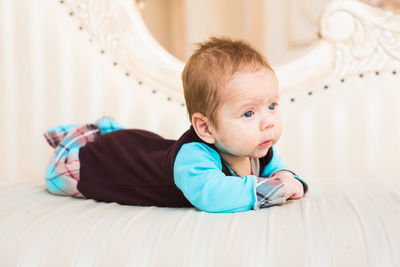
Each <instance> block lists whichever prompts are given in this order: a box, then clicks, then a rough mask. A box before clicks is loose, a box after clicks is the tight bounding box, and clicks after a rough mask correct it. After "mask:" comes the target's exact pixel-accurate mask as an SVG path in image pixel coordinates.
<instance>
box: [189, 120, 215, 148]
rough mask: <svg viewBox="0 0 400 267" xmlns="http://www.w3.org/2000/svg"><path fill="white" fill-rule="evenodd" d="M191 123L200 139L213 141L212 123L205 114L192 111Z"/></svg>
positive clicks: (211, 142) (207, 141) (208, 141)
mask: <svg viewBox="0 0 400 267" xmlns="http://www.w3.org/2000/svg"><path fill="white" fill-rule="evenodd" d="M192 125H193V128H194V130H195V131H196V133H197V135H198V137H200V139H201V140H203V141H204V142H206V143H209V144H214V143H215V138H214V135H213V128H212V124H211V122H210V121H209V119H208V118H207V117H206V116H204V115H203V114H201V113H199V112H196V113H193V115H192Z"/></svg>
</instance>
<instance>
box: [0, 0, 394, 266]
mask: <svg viewBox="0 0 400 267" xmlns="http://www.w3.org/2000/svg"><path fill="white" fill-rule="evenodd" d="M54 2H55V1H50V3H49V5H48V6H47V7H46V8H47V9H48V10H52V11H53V12H52V13H51V14H50V13H49V14H47V13H46V14H47V15H46V16H45V20H44V22H45V23H43V28H44V29H45V30H43V33H42V34H43V35H45V36H58V37H57V38H55V39H56V40H51V38H49V41H47V42H44V43H40V42H38V44H39V45H40V46H41V47H43V49H39V48H38V47H39V46H38V47H36V46H35V47H36V48H35V49H36V50H35V49H33V50H32V51H31V53H37V52H38V51H46V47H53V48H54V47H59V49H58V51H59V52H60V53H59V54H57V53H55V52H49V55H48V59H47V62H48V63H47V64H48V65H49V67H48V72H46V73H41V72H38V71H36V72H35V68H34V66H35V62H36V61H35V60H34V59H35V56H32V58H33V60H32V61H29V62H28V63H29V64H32V66H33V67H32V73H30V75H31V76H34V75H35V77H36V76H39V77H42V78H43V77H44V78H43V79H42V80H43V82H41V83H39V84H38V83H37V82H36V83H32V86H31V87H29V89H27V88H28V87H24V86H19V87H18V86H15V87H13V88H15V90H10V89H7V88H9V87H10V84H11V85H13V84H14V85H15V83H17V82H16V81H17V80H18V79H17V78H18V77H17V76H16V75H15V74H13V73H12V72H11V71H9V70H5V69H3V70H4V71H3V72H2V74H1V75H3V76H1V77H3V78H5V77H6V78H7V80H6V82H5V83H3V86H5V87H4V88H5V89H4V90H3V89H2V100H0V101H1V104H2V105H3V107H4V108H3V109H2V112H3V114H2V118H3V119H4V124H3V125H6V129H5V131H2V132H0V139H1V140H2V142H3V143H2V147H1V155H2V158H1V161H0V167H1V170H2V171H1V179H0V192H1V194H0V266H318V267H319V266H393V267H395V266H400V255H399V251H400V227H399V225H400V186H399V183H398V181H399V179H400V157H399V152H400V16H395V15H392V14H390V13H387V12H383V11H381V10H379V9H375V8H372V7H369V6H367V5H365V4H362V3H360V2H357V1H336V2H332V3H331V4H330V5H329V6H328V7H327V8H326V9H325V11H324V13H323V14H322V16H321V19H320V25H319V29H320V32H319V35H320V37H319V38H318V39H317V40H315V42H314V43H313V44H312V46H311V47H310V49H309V51H308V52H307V53H306V54H305V55H304V56H303V57H302V58H299V59H297V60H295V61H293V62H290V63H288V64H286V65H283V66H277V67H276V72H277V75H278V79H279V82H280V87H281V104H282V105H281V108H282V111H283V116H284V135H283V137H282V139H281V141H280V143H279V145H278V149H279V151H280V152H281V154H282V156H283V157H284V158H285V160H286V162H287V163H288V164H289V165H290V166H292V167H293V168H294V169H295V170H296V171H297V172H298V173H300V175H301V176H302V177H304V179H305V180H306V181H307V182H308V183H309V193H308V195H307V197H306V198H304V199H301V200H296V201H289V202H288V203H287V204H285V205H282V206H279V207H278V206H277V207H271V208H268V209H263V210H260V211H250V212H243V213H235V214H211V213H206V212H201V211H199V210H197V209H194V208H186V209H176V208H175V209H172V208H157V207H137V206H123V205H119V204H116V203H102V202H96V201H93V200H83V199H74V198H69V197H60V196H53V195H50V194H48V193H47V192H46V191H45V183H44V178H43V176H44V169H45V167H46V163H47V160H48V158H49V156H50V154H51V152H52V151H51V149H50V147H48V146H47V144H46V142H45V140H44V138H43V137H42V136H41V133H42V132H43V131H45V130H46V129H47V128H50V127H51V126H53V125H56V124H59V123H74V122H87V121H95V120H96V119H97V118H98V117H99V116H101V115H111V116H113V117H114V118H116V119H118V120H119V121H121V122H122V123H123V124H124V125H125V126H127V127H135V128H136V127H137V128H144V129H148V130H152V131H156V132H158V133H160V134H161V135H163V136H165V137H169V138H176V137H178V136H179V135H180V134H181V133H183V132H184V131H185V130H186V128H187V127H188V120H187V117H186V110H185V107H184V106H183V105H182V103H183V97H182V93H181V84H180V80H179V77H180V72H181V70H182V68H183V63H182V62H180V61H178V60H177V59H175V58H174V57H172V56H171V55H169V54H168V53H167V52H166V51H165V50H164V49H163V48H162V47H161V46H160V45H159V44H157V42H156V41H155V40H154V39H153V37H152V36H151V35H150V33H149V32H148V31H147V29H146V28H145V25H144V23H143V21H142V20H141V17H140V15H139V12H138V10H137V7H136V6H135V4H134V1H125V0H113V1H111V0H108V1H107V0H100V1H99V0H98V1H78V0H75V1H73V0H64V1H62V4H58V3H54ZM69 17H71V18H69ZM42 22H43V21H42ZM52 23H53V24H52ZM79 27H82V31H79ZM59 31H61V32H62V35H61V34H59V33H58V32H59ZM88 39H90V40H91V41H90V42H89V41H88ZM4 42H5V43H6V44H8V46H9V47H11V46H10V43H9V41H7V40H5V41H4ZM7 42H8V43H7ZM66 43H67V44H68V45H65V44H66ZM4 46H6V45H4ZM56 50H57V49H56ZM94 50H95V51H94ZM49 51H50V50H49ZM51 51H53V50H51ZM40 55H41V56H44V52H42V54H40ZM60 57H61V59H60ZM12 60H13V58H12V57H10V56H7V57H5V58H3V59H0V61H1V62H2V64H3V66H4V65H6V64H5V63H4V62H6V63H10V62H12ZM15 60H16V62H14V63H13V64H14V65H11V66H16V65H18V64H22V63H21V62H23V60H20V59H19V58H16V59H15ZM60 60H64V61H66V62H67V67H60V66H61V65H60V64H59V61H60ZM114 62H115V64H114ZM25 71H26V70H25ZM22 75H23V74H22ZM10 77H11V78H10ZM26 79H28V80H29V78H26ZM26 83H27V84H29V83H28V82H26ZM7 85H8V87H7ZM43 88H44V89H43ZM20 96H22V97H20ZM26 96H29V97H28V98H27V97H26ZM72 101H73V102H74V103H75V105H76V106H75V107H76V109H74V110H73V111H71V109H70V107H71V106H70V104H69V103H71V102H72ZM10 111H17V112H16V113H12V112H11V113H10Z"/></svg>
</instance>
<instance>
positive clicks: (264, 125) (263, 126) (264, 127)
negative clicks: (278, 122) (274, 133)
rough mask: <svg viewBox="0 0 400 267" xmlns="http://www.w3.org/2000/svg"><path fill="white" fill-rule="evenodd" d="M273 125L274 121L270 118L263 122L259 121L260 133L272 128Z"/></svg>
mask: <svg viewBox="0 0 400 267" xmlns="http://www.w3.org/2000/svg"><path fill="white" fill-rule="evenodd" d="M274 125H275V124H274V121H273V120H272V119H271V118H268V117H266V118H264V119H263V120H261V123H260V128H261V130H262V131H265V130H269V129H271V128H273V127H274Z"/></svg>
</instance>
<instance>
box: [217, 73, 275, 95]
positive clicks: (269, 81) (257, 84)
mask: <svg viewBox="0 0 400 267" xmlns="http://www.w3.org/2000/svg"><path fill="white" fill-rule="evenodd" d="M221 96H222V97H223V100H224V99H225V100H226V101H228V100H229V101H236V100H238V101H241V100H251V99H254V100H259V99H260V97H261V98H273V97H279V90H278V82H277V79H276V76H275V73H274V72H273V71H270V70H268V69H261V70H259V71H241V72H238V73H235V74H234V75H232V77H231V79H229V80H228V81H227V82H226V83H225V86H223V88H221Z"/></svg>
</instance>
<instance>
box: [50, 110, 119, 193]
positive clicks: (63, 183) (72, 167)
mask: <svg viewBox="0 0 400 267" xmlns="http://www.w3.org/2000/svg"><path fill="white" fill-rule="evenodd" d="M120 129H122V127H121V125H120V124H119V123H117V122H116V121H114V120H113V119H111V118H109V117H103V118H101V119H99V120H98V121H97V122H96V124H95V125H94V124H84V125H76V124H70V125H62V126H56V127H54V128H51V129H50V130H48V131H47V132H46V133H44V136H45V138H46V140H47V142H48V143H49V144H50V145H51V146H52V147H54V148H55V151H54V155H53V156H52V157H51V159H50V162H49V164H48V166H47V169H46V184H47V189H48V191H49V192H50V193H52V194H57V195H68V196H76V197H83V195H82V194H81V193H80V192H79V191H78V189H77V184H78V181H79V168H80V163H79V149H80V147H82V146H84V145H85V144H86V143H87V142H93V141H94V140H95V139H96V137H97V136H99V135H101V134H104V133H109V132H112V131H116V130H120Z"/></svg>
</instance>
